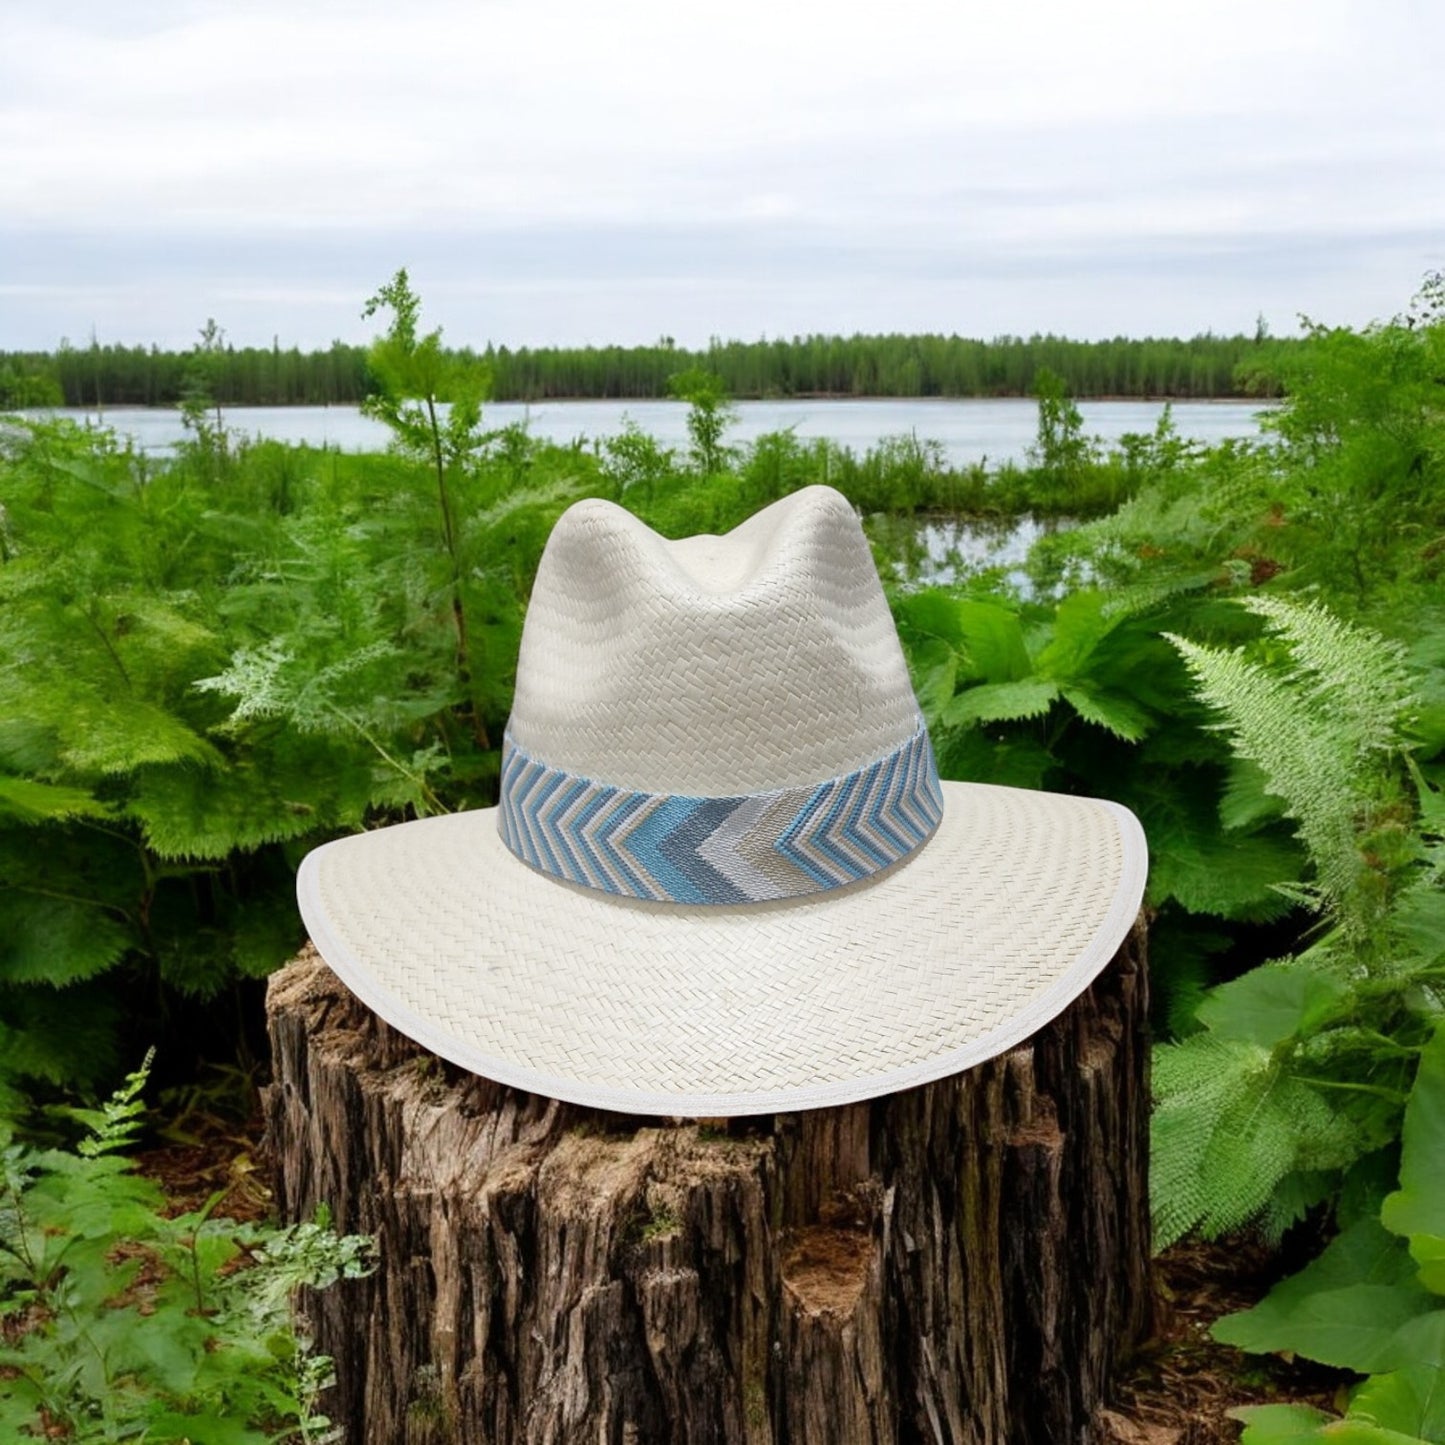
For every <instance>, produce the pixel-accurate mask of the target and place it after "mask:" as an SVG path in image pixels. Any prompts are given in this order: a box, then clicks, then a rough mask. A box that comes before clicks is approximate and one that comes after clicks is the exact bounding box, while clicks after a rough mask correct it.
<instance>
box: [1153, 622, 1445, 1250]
mask: <svg viewBox="0 0 1445 1445" xmlns="http://www.w3.org/2000/svg"><path fill="white" fill-rule="evenodd" d="M1247 605H1248V606H1249V608H1250V610H1251V611H1253V612H1255V613H1256V614H1257V615H1259V616H1260V617H1262V618H1263V619H1264V621H1265V628H1266V631H1265V637H1264V639H1263V641H1262V643H1259V644H1256V645H1254V646H1253V647H1252V649H1251V650H1250V651H1249V652H1248V653H1246V652H1245V651H1244V650H1243V649H1233V650H1225V649H1222V648H1209V647H1201V646H1198V645H1196V644H1194V643H1190V642H1187V641H1185V640H1183V639H1182V638H1178V637H1175V638H1173V639H1172V640H1173V641H1174V644H1175V646H1176V647H1178V649H1179V650H1180V652H1181V654H1182V655H1183V656H1184V658H1185V660H1186V662H1187V663H1188V665H1189V668H1190V671H1191V674H1192V675H1193V677H1194V679H1195V682H1196V686H1197V687H1198V689H1199V692H1200V694H1201V696H1202V697H1203V698H1204V699H1205V700H1206V701H1207V702H1208V703H1209V704H1211V706H1212V707H1213V708H1214V709H1215V710H1216V711H1217V712H1218V713H1219V714H1221V715H1222V719H1223V720H1222V722H1221V723H1219V724H1218V726H1219V728H1220V729H1221V731H1222V732H1223V733H1224V735H1225V736H1227V737H1228V738H1229V740H1230V742H1231V744H1232V746H1233V748H1234V749H1235V752H1236V756H1237V758H1238V759H1240V760H1242V762H1243V763H1244V764H1246V765H1247V766H1246V768H1245V770H1244V771H1243V772H1242V773H1236V775H1235V786H1234V787H1233V788H1232V790H1231V792H1230V793H1228V794H1226V798H1225V801H1224V805H1223V806H1224V808H1225V810H1226V812H1227V813H1228V814H1229V816H1230V818H1231V820H1232V821H1234V822H1236V823H1247V822H1249V821H1251V820H1253V819H1256V818H1258V817H1260V816H1265V815H1267V812H1268V808H1269V802H1270V800H1271V799H1274V800H1277V803H1278V806H1279V807H1280V808H1282V809H1283V812H1284V814H1285V815H1286V816H1287V817H1288V818H1290V819H1292V820H1293V821H1294V822H1295V824H1296V826H1297V829H1298V836H1299V838H1300V841H1301V842H1302V843H1303V845H1304V847H1305V849H1306V852H1307V854H1308V856H1309V860H1310V863H1311V866H1312V881H1311V884H1310V886H1309V887H1308V888H1307V889H1300V888H1289V889H1284V890H1282V891H1286V892H1288V894H1289V895H1290V896H1292V897H1293V898H1295V899H1296V900H1297V901H1300V902H1303V903H1306V904H1308V905H1310V906H1311V907H1313V908H1315V909H1316V910H1317V911H1318V912H1319V914H1320V921H1321V925H1322V927H1321V929H1320V931H1319V932H1318V934H1317V936H1316V938H1315V940H1314V942H1313V943H1312V944H1311V945H1310V946H1309V947H1308V948H1307V949H1305V950H1304V951H1302V952H1301V953H1300V954H1298V955H1297V956H1296V957H1294V958H1292V959H1288V960H1284V961H1281V962H1278V963H1273V964H1267V965H1265V966H1263V967H1260V968H1256V969H1254V970H1252V971H1250V972H1248V973H1245V974H1244V975H1242V976H1241V977H1240V978H1238V979H1236V980H1234V981H1233V982H1231V983H1227V984H1224V985H1223V986H1221V987H1218V988H1216V989H1214V990H1213V991H1212V992H1211V993H1210V994H1208V995H1207V996H1206V997H1205V999H1204V1000H1203V1001H1202V1002H1201V1003H1200V1005H1199V1007H1198V1009H1197V1013H1196V1017H1197V1020H1198V1023H1199V1024H1200V1025H1201V1026H1202V1027H1201V1031H1200V1032H1199V1033H1196V1034H1194V1035H1192V1036H1191V1037H1189V1038H1186V1039H1185V1040H1183V1041H1182V1042H1181V1043H1178V1044H1174V1045H1166V1046H1163V1047H1161V1048H1159V1049H1157V1050H1156V1053H1155V1090H1156V1095H1157V1100H1158V1103H1157V1108H1156V1112H1155V1116H1154V1126H1153V1127H1154V1154H1153V1199H1154V1211H1155V1223H1156V1232H1157V1236H1158V1239H1159V1241H1160V1242H1161V1243H1168V1242H1170V1241H1172V1240H1174V1239H1177V1238H1178V1237H1180V1236H1181V1235H1182V1234H1184V1233H1187V1232H1188V1231H1190V1230H1194V1229H1198V1230H1201V1231H1202V1232H1204V1233H1205V1234H1209V1235H1215V1234H1219V1233H1222V1232H1225V1231H1227V1230H1229V1229H1233V1228H1236V1227H1238V1226H1240V1225H1242V1224H1245V1223H1248V1222H1250V1221H1256V1222H1264V1223H1271V1222H1272V1224H1273V1226H1274V1227H1276V1228H1278V1227H1280V1226H1282V1225H1284V1224H1286V1223H1288V1222H1289V1221H1290V1219H1292V1218H1294V1217H1296V1216H1297V1215H1298V1214H1299V1212H1300V1211H1301V1209H1303V1208H1305V1207H1308V1206H1309V1205H1310V1204H1313V1203H1316V1202H1320V1201H1321V1200H1323V1199H1325V1198H1328V1197H1329V1196H1330V1194H1331V1193H1332V1192H1333V1190H1334V1189H1335V1188H1336V1187H1338V1184H1339V1181H1340V1179H1341V1178H1342V1177H1343V1173H1344V1171H1345V1170H1347V1169H1348V1168H1349V1167H1350V1166H1351V1165H1352V1164H1354V1162H1355V1161H1356V1160H1358V1159H1360V1158H1362V1157H1363V1156H1365V1155H1367V1154H1370V1153H1372V1152H1373V1151H1375V1150H1378V1149H1380V1148H1382V1147H1383V1146H1385V1145H1387V1144H1389V1143H1390V1142H1391V1140H1392V1139H1394V1138H1395V1137H1397V1135H1398V1130H1399V1126H1400V1118H1401V1111H1402V1108H1403V1104H1404V1100H1405V1097H1406V1093H1407V1091H1408V1088H1409V1080H1410V1077H1411V1071H1412V1066H1413V1061H1414V1056H1415V1050H1416V1048H1417V1047H1418V1045H1419V1042H1420V1040H1421V1039H1422V1038H1423V1036H1425V1035H1426V1034H1427V1033H1428V1032H1429V1030H1430V1028H1431V1027H1432V1026H1433V1021H1434V1018H1435V1017H1436V1016H1438V1014H1439V1013H1440V1011H1441V1008H1442V1000H1441V998H1440V995H1439V991H1438V983H1437V981H1436V980H1435V979H1434V978H1433V977H1432V974H1433V973H1434V972H1435V971H1437V969H1436V965H1437V962H1438V960H1439V959H1440V957H1441V956H1442V954H1445V907H1442V906H1441V895H1440V892H1439V890H1438V888H1437V887H1436V886H1435V885H1436V883H1437V882H1438V877H1437V873H1438V869H1437V866H1436V863H1435V859H1434V845H1433V842H1432V841H1431V840H1432V837H1433V835H1434V834H1436V833H1437V832H1438V831H1439V830H1440V829H1441V827H1442V826H1445V816H1442V817H1440V818H1437V817H1436V816H1435V814H1436V811H1437V809H1438V807H1439V801H1438V795H1437V794H1435V793H1434V792H1433V791H1432V790H1431V789H1430V788H1429V787H1428V785H1427V784H1426V783H1425V782H1424V780H1423V778H1420V777H1419V776H1418V773H1417V775H1416V785H1417V789H1418V794H1417V797H1418V806H1415V805H1413V800H1412V799H1411V797H1410V793H1409V789H1408V787H1407V782H1408V778H1409V773H1408V769H1407V762H1408V759H1407V755H1406V750H1405V747H1406V745H1405V737H1406V727H1407V725H1408V723H1409V720H1410V716H1411V710H1412V707H1413V705H1414V698H1415V691H1416V689H1415V685H1414V678H1413V676H1412V674H1411V673H1410V671H1409V669H1408V667H1407V665H1406V662H1405V659H1404V654H1403V651H1402V649H1400V648H1399V647H1398V646H1396V645H1394V644H1392V643H1390V642H1388V641H1387V640H1386V639H1384V638H1381V637H1379V636H1377V635H1375V634H1374V633H1372V632H1368V631H1366V630H1365V629H1363V628H1359V627H1355V626H1351V625H1349V624H1346V623H1344V622H1342V621H1340V620H1339V619H1338V618H1335V617H1334V616H1332V615H1331V614H1330V613H1328V612H1327V611H1326V610H1325V609H1323V608H1322V607H1320V606H1319V605H1318V604H1300V603H1295V602H1286V601H1283V600H1281V599H1278V598H1255V599H1252V600H1251V601H1250V603H1249V604H1247Z"/></svg>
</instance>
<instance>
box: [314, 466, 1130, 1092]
mask: <svg viewBox="0 0 1445 1445" xmlns="http://www.w3.org/2000/svg"><path fill="white" fill-rule="evenodd" d="M1145 869H1146V849H1145V843H1144V836H1143V833H1142V831H1141V829H1140V827H1139V824H1138V822H1137V821H1136V820H1135V818H1134V816H1133V815H1132V814H1131V813H1130V812H1128V811H1127V809H1125V808H1122V807H1120V806H1119V805H1117V804H1115V803H1109V802H1102V801H1098V800H1095V799H1091V798H1077V797H1063V796H1059V795H1055V794H1048V793H1036V792H1029V791H1025V790H1020V789H1015V788H1003V787H995V786H991V785H987V784H981V783H940V782H939V781H938V777H937V773H936V770H935V768H934V762H933V754H932V751H931V749H930V747H929V741H928V734H927V731H926V730H925V728H924V727H923V723H922V720H921V718H920V716H919V711H918V704H917V701H916V700H915V698H914V695H913V690H912V687H911V686H910V683H909V680H908V673H907V670H906V668H905V665H904V661H903V654H902V650H901V648H900V647H899V643H898V636H897V633H896V631H895V630H894V626H893V621H892V618H891V616H890V614H889V611H888V606H887V603H886V601H885V600H884V596H883V590H882V587H881V586H880V584H879V581H878V574H877V572H876V571H875V569H874V566H873V560H872V556H871V554H870V552H869V549H868V545H867V542H866V540H865V539H864V536H863V532H862V529H861V527H860V526H859V524H858V519H857V517H856V516H855V515H854V512H853V509H852V507H851V506H850V505H849V503H848V502H847V501H846V499H845V498H844V497H842V496H841V495H840V494H839V493H838V492H835V491H833V490H832V489H831V488H828V487H808V488H806V489H805V490H803V491H800V492H796V493H794V494H792V495H791V496H788V497H786V498H784V499H783V500H782V501H780V502H777V503H775V504H774V505H772V506H770V507H768V508H766V509H765V510H764V511H761V512H759V513H757V514H756V515H755V516H753V517H752V518H750V519H749V520H748V521H747V522H744V523H743V524H742V525H741V526H740V527H738V528H736V529H735V530H734V531H732V532H730V533H728V534H727V535H726V536H724V537H711V536H703V537H689V538H686V539H684V540H682V541H677V542H669V541H666V540H664V539H663V538H662V537H659V536H658V535H657V534H656V533H654V532H652V531H650V530H649V529H648V528H647V527H646V526H644V525H643V524H642V523H641V522H639V521H638V520H637V519H636V518H634V517H632V516H631V515H630V514H629V513H627V512H626V511H624V510H623V509H622V508H620V507H617V506H614V505H613V504H612V503H610V502H604V501H585V502H579V503H578V504H577V505H576V506H574V507H572V508H571V509H570V510H569V511H567V512H566V513H565V514H564V515H563V517H562V518H561V520H560V521H559V522H558V523H557V525H556V528H555V529H554V530H553V532H552V536H551V538H550V540H549V541H548V543H547V548H546V551H545V553H544V554H543V557H542V561H541V565H540V566H539V568H538V571H537V578H536V582H535V585H534V588H533V592H532V599H531V603H530V606H529V609H528V613H527V620H526V627H525V629H524V632H523V636H522V647H521V654H520V656H519V658H518V662H517V687H516V695H515V699H514V704H513V711H512V717H511V722H510V724H509V726H508V730H507V738H506V743H505V747H504V753H503V765H502V781H501V803H500V806H499V807H497V808H488V809H482V810H478V811H474V812H467V813H457V814H452V815H450V816H444V817H435V818H426V819H422V820H419V821H416V822H411V823H403V824H399V825H396V826H394V827H389V828H382V829H378V830H376V831H374V832H370V833H362V834H358V835H357V836H354V837H349V838H343V839H340V840H338V841H336V842H333V843H328V844H326V845H325V846H323V847H321V848H318V849H316V850H315V851H314V852H312V853H310V854H309V855H308V856H307V857H306V859H305V860H304V861H303V863H302V865H301V872H300V877H299V879H298V883H297V892H298V897H299V901H300V907H301V913H302V916H303V917H304V919H305V921H306V924H307V927H308V928H309V930H310V933H311V937H312V940H313V941H314V942H315V944H316V946H317V948H318V949H319V950H320V952H321V954H322V956H323V957H324V958H325V959H326V961H327V963H328V964H329V965H330V966H331V967H332V969H334V970H335V972H336V973H337V974H338V975H339V976H340V978H341V979H342V980H343V981H344V982H345V983H346V984H347V985H348V986H349V987H350V988H351V989H352V991H353V992H355V993H356V994H357V995H358V996H359V997H360V998H361V999H362V1000H363V1002H365V1003H366V1004H367V1005H368V1006H369V1007H370V1008H372V1009H373V1010H374V1011H375V1012H376V1013H378V1014H380V1015H381V1016H382V1017H383V1018H384V1019H386V1020H387V1021H388V1022H390V1023H392V1024H394V1025H395V1026H396V1027H397V1028H398V1029H400V1030H401V1031H402V1032H403V1033H405V1034H408V1035H409V1036H410V1037H412V1038H414V1039H415V1040H417V1041H418V1042H419V1043H421V1044H423V1045H425V1046H426V1047H427V1048H429V1049H431V1050H432V1051H433V1052H435V1053H438V1054H440V1055H442V1056H443V1057H444V1058H447V1059H451V1060H452V1061H454V1062H455V1063H458V1064H461V1065H463V1066H464V1067H466V1068H468V1069H471V1070H473V1071H475V1072H476V1073H480V1074H483V1075H486V1076H488V1077H490V1078H493V1079H497V1080H499V1081H501V1082H503V1083H506V1084H511V1085H515V1086H516V1087H519V1088H523V1089H528V1090H531V1091H533V1092H536V1093H541V1094H547V1095H550V1096H552V1097H554V1098H560V1099H566V1100H570V1101H572V1102H575V1103H579V1104H589V1105H593V1106H597V1107H601V1108H606V1109H616V1110H622V1111H624V1112H628V1113H639V1114H667V1115H682V1116H693V1117H710V1116H725V1115H734V1114H760V1113H771V1112H774V1111H778V1110H793V1109H806V1108H814V1107H819V1106H824V1105H836V1104H844V1103H849V1102H852V1101H854V1100H858V1099H866V1098H871V1097H873V1096H875V1095H878V1094H884V1093H891V1092H892V1091H894V1090H897V1089H903V1088H907V1087H909V1086H911V1085H914V1084H921V1083H926V1082H928V1081H929V1080H932V1079H937V1078H941V1077H943V1076H944V1075H946V1074H951V1073H954V1072H956V1071H958V1070H960V1069H964V1068H967V1067H969V1066H970V1065H972V1064H975V1063H978V1062H980V1061H981V1060H983V1059H986V1058H989V1057H992V1056H993V1055H995V1054H997V1053H1000V1052H1001V1051H1003V1050H1004V1049H1006V1048H1008V1047H1010V1046H1011V1045H1012V1044H1015V1043H1017V1042H1018V1041H1019V1040H1021V1039H1023V1038H1026V1037H1027V1036H1028V1035H1029V1034H1031V1033H1033V1032H1034V1031H1035V1030H1036V1029H1038V1028H1039V1027H1041V1026H1042V1025H1043V1024H1045V1023H1047V1022H1048V1021H1049V1020H1050V1019H1052V1018H1053V1017H1054V1016H1055V1015H1057V1014H1058V1013H1059V1012H1060V1011H1061V1010H1062V1009H1064V1008H1065V1007H1066V1006H1067V1005H1068V1004H1069V1003H1070V1002H1071V1001H1072V1000H1073V999H1074V998H1075V997H1077V996H1078V994H1079V993H1081V992H1082V991H1083V990H1084V989H1085V988H1086V987H1087V986H1088V984H1089V983H1090V982H1091V981H1092V980H1093V978H1094V977H1095V976H1096V975H1097V974H1098V973H1099V971H1100V969H1102V968H1103V966H1104V965H1105V964H1106V963H1107V962H1108V961H1109V959H1110V958H1111V957H1112V956H1113V954H1114V952H1115V950H1116V949H1117V948H1118V946H1119V944H1120V943H1121V942H1122V940H1123V938H1124V936H1125V934H1126V933H1127V932H1128V930H1129V928H1130V925H1131V924H1132V922H1133V920H1134V917H1135V913H1136V911H1137V910H1138V907H1139V900H1140V897H1141V895H1142V892H1143V888H1144V876H1145Z"/></svg>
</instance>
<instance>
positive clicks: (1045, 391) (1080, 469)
mask: <svg viewBox="0 0 1445 1445" xmlns="http://www.w3.org/2000/svg"><path fill="white" fill-rule="evenodd" d="M1034 395H1035V396H1036V397H1037V398H1038V402H1039V424H1038V435H1037V436H1036V438H1035V440H1034V444H1033V446H1032V447H1031V448H1030V449H1029V461H1030V462H1031V463H1032V464H1033V467H1034V469H1035V471H1037V472H1038V473H1039V476H1040V479H1041V482H1042V485H1043V488H1044V492H1045V495H1050V496H1057V497H1068V496H1069V495H1070V494H1071V493H1073V492H1074V491H1075V490H1076V489H1077V487H1078V484H1079V482H1080V481H1081V480H1082V478H1083V476H1084V474H1085V473H1086V472H1087V471H1088V469H1089V468H1090V467H1091V466H1092V465H1093V463H1094V462H1095V460H1096V459H1097V455H1098V448H1097V446H1096V445H1095V444H1094V443H1093V442H1091V441H1090V440H1089V439H1088V437H1086V436H1085V435H1084V418H1083V416H1082V415H1081V414H1080V412H1079V408H1078V407H1077V406H1076V405H1075V404H1074V401H1073V398H1072V397H1070V395H1069V393H1068V388H1067V387H1066V385H1065V383H1064V379H1063V377H1061V376H1059V375H1058V374H1057V373H1055V372H1053V371H1050V370H1049V369H1048V368H1047V367H1044V368H1043V369H1042V370H1040V371H1039V372H1038V374H1037V375H1036V376H1035V377H1034Z"/></svg>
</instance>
